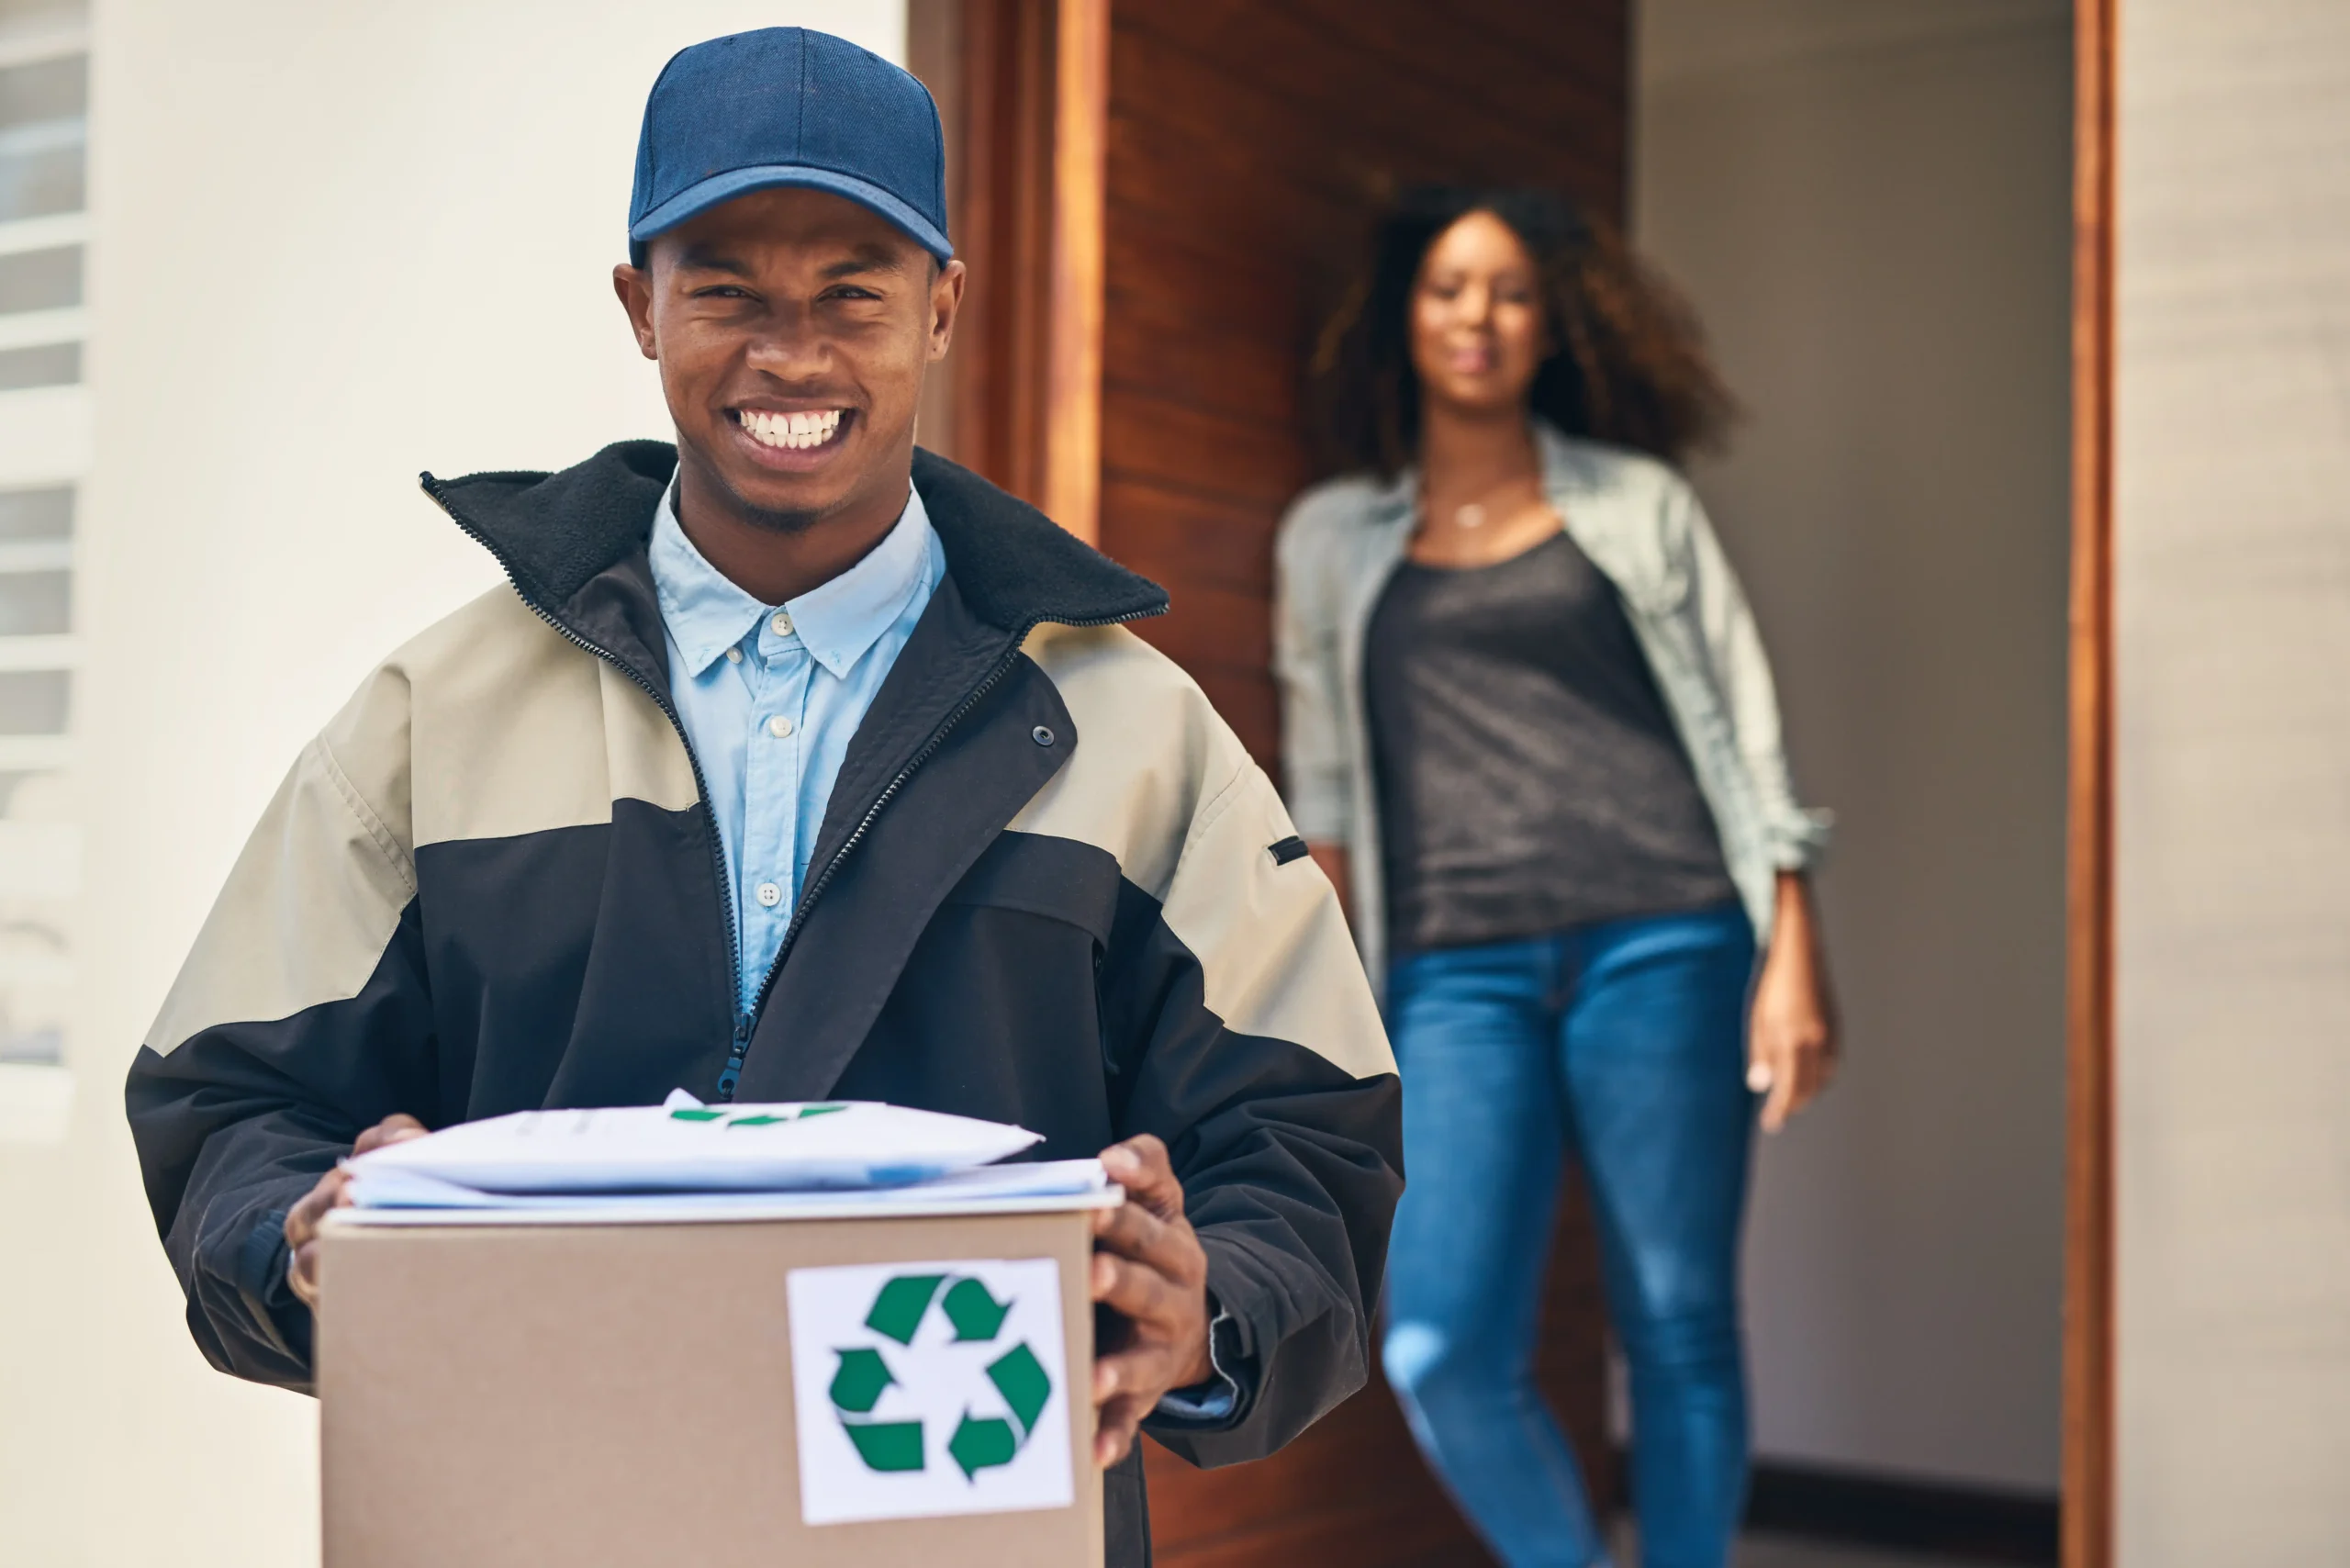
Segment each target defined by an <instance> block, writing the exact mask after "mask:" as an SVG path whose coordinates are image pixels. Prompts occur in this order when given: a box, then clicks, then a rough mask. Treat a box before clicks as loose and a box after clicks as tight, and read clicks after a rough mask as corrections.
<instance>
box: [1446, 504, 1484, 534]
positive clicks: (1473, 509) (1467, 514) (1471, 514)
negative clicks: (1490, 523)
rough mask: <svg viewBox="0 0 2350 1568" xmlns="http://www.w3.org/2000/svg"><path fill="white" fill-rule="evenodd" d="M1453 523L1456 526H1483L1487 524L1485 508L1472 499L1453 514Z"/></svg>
mask: <svg viewBox="0 0 2350 1568" xmlns="http://www.w3.org/2000/svg"><path fill="white" fill-rule="evenodd" d="M1452 524H1453V526H1454V527H1455V528H1483V527H1484V526H1485V509H1484V508H1483V507H1481V506H1479V505H1478V504H1477V503H1476V502H1475V501H1471V502H1470V503H1469V504H1468V505H1467V506H1465V507H1462V508H1461V509H1460V510H1458V511H1456V512H1454V513H1453V514H1452Z"/></svg>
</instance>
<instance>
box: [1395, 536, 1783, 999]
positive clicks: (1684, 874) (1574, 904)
mask: <svg viewBox="0 0 2350 1568" xmlns="http://www.w3.org/2000/svg"><path fill="white" fill-rule="evenodd" d="M1367 638H1368V646H1367V647H1366V648H1365V650H1364V658H1363V686H1364V693H1363V694H1364V698H1365V705H1366V707H1367V709H1368V717H1369V720H1370V724H1371V756H1372V760H1373V763H1374V765H1375V766H1376V767H1377V770H1378V776H1379V779H1378V781H1379V791H1380V812H1381V816H1382V820H1383V825H1384V830H1385V832H1384V837H1385V841H1386V844H1385V848H1386V871H1387V890H1388V891H1387V898H1388V910H1389V916H1390V920H1391V924H1390V927H1389V929H1390V930H1391V931H1392V932H1393V944H1394V950H1395V951H1397V952H1398V953H1402V952H1408V951H1411V950H1414V949H1423V948H1430V947H1457V946H1467V945H1469V944H1472V943H1478V942H1494V941H1501V940H1505V939H1506V938H1510V937H1516V936H1531V935H1539V934H1540V933H1543V932H1547V931H1555V930H1558V929H1560V928H1561V927H1565V926H1570V925H1583V924H1591V923H1594V922H1597V921H1605V920H1618V919H1624V918H1627V917H1628V916H1632V915H1642V914H1662V913H1669V912H1673V911H1681V910H1692V909H1700V908H1703V907H1705V906H1707V905H1709V904H1714V903H1719V902H1727V901H1729V900H1730V899H1733V898H1735V897H1737V896H1738V895H1737V889H1736V888H1735V887H1734V886H1733V885H1732V883H1731V881H1730V879H1729V870H1728V868H1726V867H1725V865H1724V863H1723V859H1722V850H1721V842H1720V839H1719V837H1718V834H1716V833H1715V830H1714V820H1713V815H1712V813H1711V812H1709V811H1707V807H1706V801H1705V798H1704V797H1703V796H1702V795H1701V794H1700V793H1699V792H1698V790H1697V781H1696V778H1695V774H1694V773H1693V772H1692V771H1691V769H1690V766H1689V758H1688V756H1687V754H1686V753H1684V751H1683V750H1682V746H1681V740H1680V737H1679V735H1678V734H1676V733H1675V732H1674V730H1673V721H1672V719H1671V718H1670V716H1669V715H1667V713H1666V712H1665V709H1664V701H1663V699H1662V696H1661V695H1660V694H1659V692H1658V690H1657V685H1656V678H1655V677H1654V676H1653V675H1651V673H1650V670H1649V666H1648V660H1647V658H1646V657H1645V656H1644V655H1642V654H1641V652H1640V647H1639V641H1638V640H1637V639H1636V638H1635V637H1634V635H1633V633H1632V628H1631V623H1630V622H1628V620H1627V619H1626V618H1625V614H1624V607H1623V604H1622V601H1621V600H1620V599H1618V598H1617V592H1616V586H1615V584H1613V583H1611V582H1610V581H1608V579H1607V577H1606V574H1605V573H1603V572H1601V571H1600V570H1599V569H1598V568H1597V567H1596V566H1593V565H1592V563H1591V560H1590V557H1588V556H1586V555H1585V554H1583V552H1582V551H1581V550H1580V549H1578V548H1577V547H1576V545H1575V543H1574V541H1573V540H1572V539H1571V538H1569V537H1568V536H1567V535H1566V533H1564V532H1561V533H1559V534H1557V535H1556V536H1555V537H1553V538H1551V539H1549V540H1547V541H1545V542H1544V543H1541V544H1539V545H1537V546H1535V547H1534V548H1533V549H1531V550H1528V551H1527V552H1525V553H1524V554H1519V555H1516V556H1514V557H1512V558H1511V559H1509V560H1506V561H1502V562H1499V563H1496V564H1495V565H1494V566H1477V567H1470V568H1464V569H1449V568H1444V567H1434V566H1420V565H1418V564H1417V563H1416V562H1411V561H1406V562H1404V564H1403V565H1402V566H1399V567H1398V568H1397V569H1396V572H1395V575H1394V577H1393V578H1391V579H1390V580H1389V582H1388V585H1387V588H1386V590H1385V592H1384V593H1382V596H1381V598H1380V601H1379V604H1378V607H1377V608H1376V609H1375V610H1373V611H1372V613H1371V624H1370V626H1369V628H1368V632H1367Z"/></svg>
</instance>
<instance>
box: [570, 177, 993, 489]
mask: <svg viewBox="0 0 2350 1568" xmlns="http://www.w3.org/2000/svg"><path fill="white" fill-rule="evenodd" d="M612 281H613V285H614V287H615V288H616V289H617V290H618V291H619V294H620V297H621V303H622V304H623V305H624V306H626V307H627V308H628V313H629V319H630V321H631V323H632V326H633V327H634V328H635V330H636V338H637V345H638V347H639V348H640V349H642V350H643V353H644V356H645V357H646V358H647V359H652V360H656V361H658V362H659V363H660V366H661V389H662V392H663V394H664V396H665V397H666V398H667V400H668V404H669V413H670V417H671V418H672V419H673V420H675V421H676V424H677V443H678V461H679V464H680V465H681V467H682V469H683V470H684V483H685V485H686V486H687V487H688V490H689V491H694V492H699V498H701V499H703V500H705V501H706V502H708V503H711V504H714V505H716V506H717V507H719V508H721V509H722V510H725V511H727V512H729V513H731V514H733V516H735V517H736V518H738V519H740V520H742V521H747V522H752V523H755V524H758V525H760V526H764V527H767V528H772V529H784V530H795V531H796V530H800V529H805V528H807V527H808V526H810V525H811V524H813V523H816V522H819V521H823V520H825V519H827V518H831V517H835V516H839V515H841V514H843V513H848V512H857V511H861V510H870V509H875V508H878V509H882V510H884V511H886V514H887V516H888V517H894V516H895V515H896V513H897V510H898V509H899V508H900V507H901V506H902V505H903V504H904V500H905V486H906V474H907V469H908V465H910V463H911V462H912V452H913V427H914V405H915V402H916V400H917V399H918V398H920V396H921V393H922V378H923V370H924V369H925V367H927V366H928V365H929V364H930V362H931V361H933V360H934V359H937V358H939V357H940V356H942V355H944V354H945V353H946V344H947V341H948V339H949V337H950V336H951V335H952V334H953V330H954V324H955V312H956V309H957V306H958V305H959V304H960V302H961V300H962V296H963V265H962V263H960V262H949V263H946V264H945V266H943V267H940V266H938V265H936V264H935V263H933V261H932V260H931V257H930V254H929V252H926V251H924V250H923V248H922V247H921V246H920V245H918V244H916V243H915V242H914V241H913V240H912V239H911V238H909V237H908V236H907V235H906V234H905V233H904V232H903V231H902V230H900V229H898V228H897V227H896V226H895V225H894V224H891V223H890V222H889V221H888V220H887V219H886V218H881V217H880V216H878V214H876V213H873V212H871V211H868V210H867V208H865V207H860V206H858V205H856V203H855V202H852V201H849V200H846V199H845V198H844V197H841V196H834V195H832V194H831V193H829V192H825V191H813V190H800V189H779V190H767V191H755V192H753V193H751V194H749V195H747V196H738V197H736V198H735V199H734V200H733V201H730V202H726V203H724V204H722V205H721V206H719V207H713V208H711V210H710V211H708V212H705V213H703V214H701V215H700V216H699V217H698V218H693V219H691V220H689V221H688V222H686V223H684V224H681V225H679V226H678V227H677V228H676V229H674V230H670V231H668V232H667V233H666V234H663V235H660V236H659V237H657V238H656V239H655V240H654V241H653V242H652V246H651V252H650V254H649V255H648V257H647V265H646V266H645V267H643V268H638V267H633V266H622V267H617V268H615V269H613V274H612Z"/></svg>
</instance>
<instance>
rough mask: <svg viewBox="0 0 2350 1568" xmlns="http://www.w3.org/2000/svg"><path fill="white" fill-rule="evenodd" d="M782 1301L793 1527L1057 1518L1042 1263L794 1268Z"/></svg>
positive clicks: (1050, 1298) (1064, 1452)
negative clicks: (944, 1518)
mask: <svg viewBox="0 0 2350 1568" xmlns="http://www.w3.org/2000/svg"><path fill="white" fill-rule="evenodd" d="M786 1288H787V1291H788V1294H789V1309H790V1330H791V1363H792V1392H793V1400H794V1406H795V1410H794V1416H795V1423H794V1425H795V1430H796V1432H797V1435H798V1438H799V1442H800V1512H801V1515H802V1517H803V1518H805V1519H806V1521H807V1522H808V1523H810V1524H831V1523H842V1522H846V1521H849V1520H852V1519H880V1518H920V1517H926V1516H933V1515H940V1514H960V1513H996V1512H1003V1511H1008V1510H1013V1509H1022V1508H1053V1507H1067V1506H1069V1505H1070V1504H1071V1502H1072V1501H1073V1499H1074V1488H1073V1479H1072V1473H1071V1471H1072V1466H1071V1463H1070V1450H1069V1414H1068V1409H1069V1406H1068V1398H1067V1394H1066V1392H1065V1391H1066V1387H1067V1382H1068V1379H1067V1376H1066V1357H1065V1355H1064V1353H1063V1344H1064V1341H1063V1338H1062V1323H1061V1285H1060V1271H1059V1268H1058V1266H1057V1264H1056V1263H1055V1262H1054V1261H1053V1260H1051V1259H1049V1258H1035V1259H1015V1260H1002V1259H998V1260H955V1261H951V1262H941V1263H898V1264H880V1265H867V1264H858V1265H854V1266H849V1267H843V1268H827V1269H795V1270H793V1271H791V1273H790V1275H789V1278H788V1280H787V1282H786Z"/></svg>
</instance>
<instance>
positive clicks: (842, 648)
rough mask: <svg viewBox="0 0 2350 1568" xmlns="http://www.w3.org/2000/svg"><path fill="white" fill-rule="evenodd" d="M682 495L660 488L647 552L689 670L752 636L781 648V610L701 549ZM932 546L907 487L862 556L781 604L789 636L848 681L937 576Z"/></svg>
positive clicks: (916, 494)
mask: <svg viewBox="0 0 2350 1568" xmlns="http://www.w3.org/2000/svg"><path fill="white" fill-rule="evenodd" d="M675 495H676V487H674V486H672V487H669V488H668V489H666V490H664V491H663V492H662V495H661V504H660V505H659V506H658V507H657V508H655V510H654V514H653V537H652V539H651V541H650V542H649V543H647V545H646V551H645V553H646V556H647V558H648V562H649V564H650V565H651V566H652V568H653V587H654V591H655V594H656V595H657V596H658V598H659V599H660V603H661V620H662V622H663V623H664V624H665V625H666V626H667V628H668V630H669V637H670V640H671V641H672V642H674V643H675V644H677V652H678V653H679V654H680V655H682V656H683V657H684V660H685V665H686V670H687V673H688V675H690V676H694V677H699V676H700V675H701V674H702V672H703V671H705V670H707V669H709V668H710V666H711V665H712V664H713V663H715V662H716V661H717V660H719V659H721V658H723V657H724V656H725V655H726V650H727V649H729V648H731V647H733V646H735V645H736V644H740V643H742V642H744V640H745V639H746V638H752V637H755V638H756V639H757V641H758V644H759V651H760V652H761V653H762V654H773V653H775V652H776V651H778V649H780V648H781V646H782V645H783V644H784V643H785V641H786V639H784V638H782V637H779V636H778V635H777V634H776V633H775V631H774V629H773V628H772V627H771V626H769V625H768V624H767V618H768V617H769V616H770V615H771V614H773V613H774V611H775V610H776V609H777V608H778V607H777V606H774V605H767V604H762V603H760V602H759V601H758V600H757V599H754V598H752V597H751V596H750V595H749V594H747V593H745V592H744V591H743V589H742V588H739V587H737V586H736V585H735V584H734V583H733V581H732V580H730V579H729V578H728V577H726V576H725V575H724V574H723V573H722V572H720V571H719V569H718V568H717V567H715V566H711V564H710V562H709V561H708V560H707V559H705V558H704V557H703V555H702V553H701V552H700V551H699V550H698V549H696V548H694V543H693V541H692V540H690V539H688V538H687V537H686V531H685V530H684V529H683V528H682V527H680V526H679V525H678V522H677V508H676V505H675V502H674V497H675ZM932 549H933V546H932V533H931V526H930V514H929V513H928V512H926V511H924V510H923V504H922V493H921V492H920V491H918V490H916V489H914V488H913V487H912V486H908V487H907V489H906V506H905V510H903V511H901V512H900V513H899V514H898V521H897V522H896V524H895V525H894V526H892V527H891V528H890V532H887V533H885V534H883V535H882V536H881V542H880V543H878V544H876V545H875V546H874V547H873V548H872V549H870V550H868V551H867V552H866V554H865V558H864V559H863V560H860V561H859V562H857V564H856V566H851V567H850V568H849V569H848V570H847V571H845V572H843V573H842V574H841V575H840V576H839V577H834V578H833V579H832V580H831V581H830V582H827V583H823V584H821V585H819V586H818V587H816V588H811V589H810V590H809V591H808V592H806V593H803V594H801V595H800V596H799V597H798V598H796V599H789V600H787V601H786V602H785V603H784V604H783V605H782V606H781V607H780V608H781V609H782V610H784V611H785V612H786V613H788V614H789V616H790V617H791V635H792V636H793V637H796V638H798V639H799V640H800V643H801V644H802V645H804V646H805V647H806V648H807V650H808V653H809V656H811V658H813V659H814V660H815V661H816V662H817V663H818V664H821V665H822V666H824V668H825V669H826V670H828V671H830V672H831V673H832V674H833V675H834V677H835V678H846V677H847V675H848V672H849V670H850V669H851V668H852V667H853V666H855V665H856V662H857V660H859V659H861V658H863V657H864V656H865V654H866V651H867V649H869V648H870V647H872V646H873V644H874V643H875V642H876V641H877V640H878V639H879V637H880V636H881V634H882V633H884V632H886V631H888V630H889V629H890V626H891V624H893V623H894V622H896V621H897V619H898V616H899V615H900V614H901V612H902V611H903V610H905V607H906V601H907V600H908V599H910V598H911V597H912V594H913V592H914V590H915V588H918V587H919V586H921V584H922V581H923V578H924V577H927V576H928V575H929V573H930V569H931V559H932Z"/></svg>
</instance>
